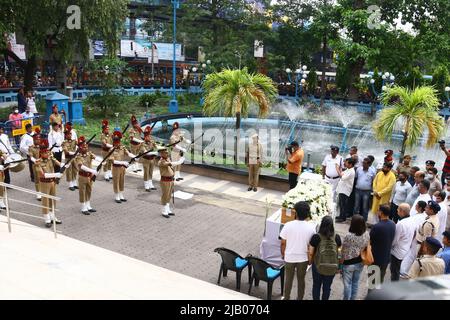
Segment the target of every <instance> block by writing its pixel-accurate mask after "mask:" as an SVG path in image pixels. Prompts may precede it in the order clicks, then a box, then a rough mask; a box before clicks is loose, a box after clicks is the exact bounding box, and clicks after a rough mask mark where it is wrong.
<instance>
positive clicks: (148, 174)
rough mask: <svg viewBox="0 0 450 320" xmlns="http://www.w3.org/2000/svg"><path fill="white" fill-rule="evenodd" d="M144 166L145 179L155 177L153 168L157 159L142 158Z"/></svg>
mask: <svg viewBox="0 0 450 320" xmlns="http://www.w3.org/2000/svg"><path fill="white" fill-rule="evenodd" d="M142 166H143V167H144V181H148V180H152V179H153V169H154V168H155V160H147V159H143V160H142Z"/></svg>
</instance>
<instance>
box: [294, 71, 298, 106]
mask: <svg viewBox="0 0 450 320" xmlns="http://www.w3.org/2000/svg"><path fill="white" fill-rule="evenodd" d="M297 99H298V75H296V76H295V100H297Z"/></svg>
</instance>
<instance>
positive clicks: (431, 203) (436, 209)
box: [428, 200, 441, 213]
mask: <svg viewBox="0 0 450 320" xmlns="http://www.w3.org/2000/svg"><path fill="white" fill-rule="evenodd" d="M428 206H429V207H430V209H431V210H433V212H434V213H438V212H439V211H441V206H440V205H439V204H438V203H437V202H436V201H433V200H431V201H428Z"/></svg>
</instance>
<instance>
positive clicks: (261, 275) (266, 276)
mask: <svg viewBox="0 0 450 320" xmlns="http://www.w3.org/2000/svg"><path fill="white" fill-rule="evenodd" d="M247 260H248V261H249V263H250V266H251V268H252V269H253V273H252V277H251V280H250V287H249V288H248V294H249V295H250V292H251V291H252V284H253V280H254V281H255V287H257V286H258V285H259V281H265V282H267V300H271V299H272V286H273V282H274V281H275V280H276V279H277V278H280V280H281V295H283V292H284V265H283V266H281V267H280V268H277V267H274V266H272V265H270V264H269V263H267V262H266V261H264V260H262V259H259V258H256V257H247Z"/></svg>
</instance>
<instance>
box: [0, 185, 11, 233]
mask: <svg viewBox="0 0 450 320" xmlns="http://www.w3.org/2000/svg"><path fill="white" fill-rule="evenodd" d="M1 188H5V205H6V219H7V220H8V231H9V233H11V217H10V215H9V201H8V188H6V187H1Z"/></svg>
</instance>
